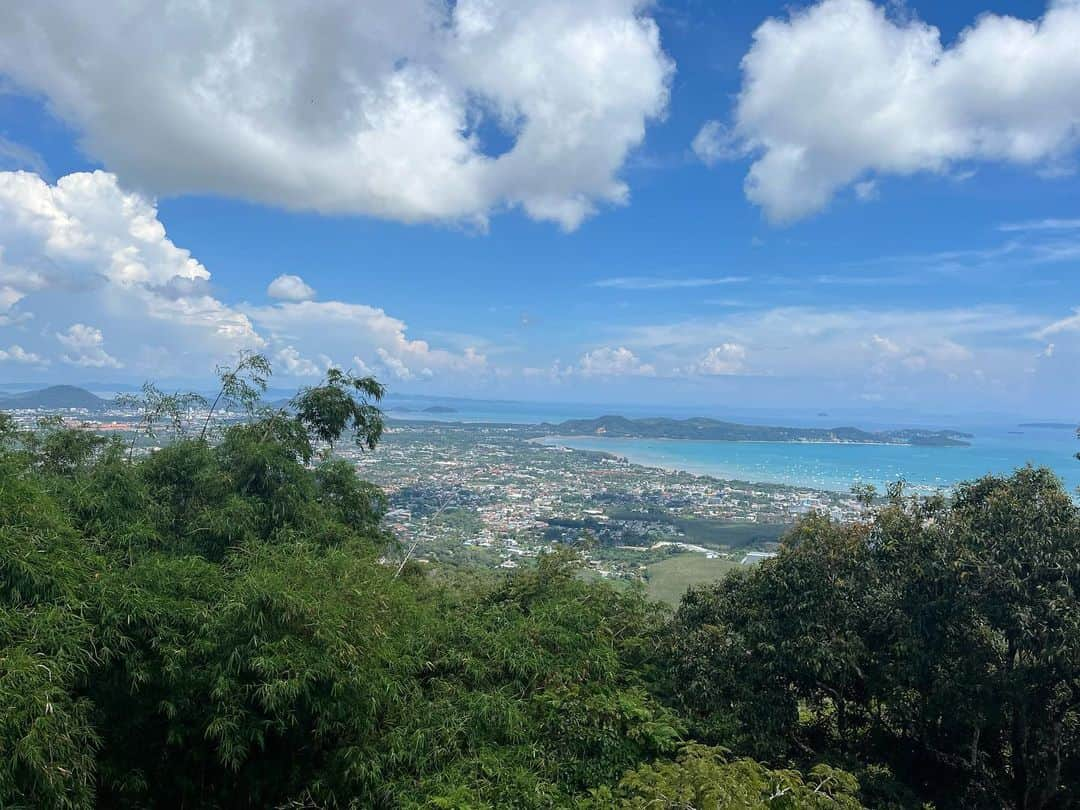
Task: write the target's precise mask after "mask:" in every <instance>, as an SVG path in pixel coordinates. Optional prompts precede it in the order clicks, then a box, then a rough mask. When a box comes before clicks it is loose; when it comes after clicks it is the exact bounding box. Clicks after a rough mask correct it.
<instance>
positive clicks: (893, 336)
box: [619, 306, 1080, 390]
mask: <svg viewBox="0 0 1080 810" xmlns="http://www.w3.org/2000/svg"><path fill="white" fill-rule="evenodd" d="M1077 324H1078V326H1077V328H1078V329H1080V317H1078V318H1077ZM1043 325H1044V324H1043V322H1042V321H1041V319H1039V318H1038V317H1036V316H1034V315H1029V314H1024V313H1021V312H1018V311H1016V310H1015V309H1012V308H1009V307H970V308H965V307H956V308H948V309H900V308H888V307H882V308H838V309H827V308H818V307H805V306H804V307H776V308H772V309H764V310H744V311H741V312H734V313H732V314H730V315H726V316H724V317H721V318H716V319H700V320H686V321H677V322H673V323H662V324H652V325H645V326H637V327H633V328H630V329H628V330H626V331H624V332H622V333H621V334H619V339H620V341H621V343H622V345H624V346H626V347H628V351H631V352H640V353H647V356H648V357H649V358H650V362H651V363H653V365H654V366H655V368H656V369H657V370H658V373H659V374H662V375H669V374H670V375H672V376H682V375H686V374H697V375H702V374H707V373H709V371H708V369H709V368H712V369H713V370H714V373H719V374H740V375H753V376H756V377H771V378H789V379H814V380H817V381H826V380H846V381H856V382H858V381H860V380H869V381H872V382H873V383H874V384H875V385H877V386H881V385H885V386H895V387H897V388H898V389H899V390H907V389H904V386H906V385H907V384H908V383H912V384H913V387H912V388H911V389H910V390H915V389H916V388H917V387H918V386H914V383H916V382H918V381H919V380H921V381H922V383H920V385H922V384H925V381H926V380H938V381H942V382H948V383H950V384H951V383H953V382H955V383H957V384H958V385H959V384H965V383H968V382H971V383H975V382H978V383H979V384H981V383H982V382H984V380H983V379H982V378H981V377H979V376H978V375H977V374H976V372H977V371H978V370H979V369H984V368H993V369H996V370H999V371H1000V374H999V375H998V378H1002V379H1003V378H1008V377H1009V375H1010V374H1014V373H1016V374H1019V373H1020V371H1021V370H1022V368H1023V367H1024V366H1025V365H1028V364H1029V362H1030V359H1031V355H1032V350H1033V348H1034V347H1035V346H1036V345H1041V344H1042V343H1045V339H1044V337H1040V336H1038V335H1036V334H1035V333H1036V331H1037V330H1038V329H1040V327H1042V326H1043ZM1067 328H1069V327H1068V326H1067V325H1064V324H1062V325H1061V326H1058V327H1056V329H1057V330H1064V329H1067ZM1036 341H1038V343H1036Z"/></svg>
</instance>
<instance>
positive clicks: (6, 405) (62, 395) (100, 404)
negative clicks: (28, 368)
mask: <svg viewBox="0 0 1080 810" xmlns="http://www.w3.org/2000/svg"><path fill="white" fill-rule="evenodd" d="M108 404H109V400H106V399H102V398H101V397H99V396H97V395H96V394H92V393H90V392H89V391H87V390H86V389H85V388H79V387H77V386H74V385H50V386H49V387H48V388H42V389H39V390H37V391H26V392H23V393H21V394H10V395H8V396H6V397H3V398H2V399H0V410H8V411H17V410H50V411H51V410H71V409H76V410H87V411H99V410H101V409H102V408H104V407H106V406H107V405H108Z"/></svg>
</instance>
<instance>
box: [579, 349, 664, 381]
mask: <svg viewBox="0 0 1080 810" xmlns="http://www.w3.org/2000/svg"><path fill="white" fill-rule="evenodd" d="M579 367H580V372H581V374H582V375H583V376H585V377H625V376H636V377H651V376H653V375H654V374H656V369H655V368H654V367H653V366H652V365H651V364H649V363H643V362H642V361H641V358H640V357H638V356H637V355H636V354H634V353H633V352H632V351H630V350H629V349H628V348H626V347H625V346H619V347H618V348H612V347H610V346H601V347H600V348H598V349H593V350H592V351H589V352H586V353H585V354H584V355H582V357H581V362H580V364H579Z"/></svg>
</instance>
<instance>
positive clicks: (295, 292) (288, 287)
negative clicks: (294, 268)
mask: <svg viewBox="0 0 1080 810" xmlns="http://www.w3.org/2000/svg"><path fill="white" fill-rule="evenodd" d="M266 294H267V295H269V296H270V297H271V298H279V299H281V300H283V301H307V300H308V299H310V298H314V297H315V290H313V289H312V288H311V287H309V286H308V285H307V284H306V283H304V280H303V279H302V278H300V276H294V275H290V274H289V273H282V274H281V275H280V276H278V277H277V278H275V279H274V280H273V281H271V282H270V284H269V286H268V287H267V288H266Z"/></svg>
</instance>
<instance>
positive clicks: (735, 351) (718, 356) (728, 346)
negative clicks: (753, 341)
mask: <svg viewBox="0 0 1080 810" xmlns="http://www.w3.org/2000/svg"><path fill="white" fill-rule="evenodd" d="M745 360H746V347H745V346H740V345H739V344H738V343H721V344H720V345H719V346H714V347H713V348H711V349H709V351H707V352H706V353H705V356H704V357H702V358H701V360H700V361H699V362H698V363H697V364H696V365H695V366H694V368H693V370H694V371H695V372H696V373H698V374H707V375H720V374H738V373H739V372H740V371H742V368H743V363H744V361H745Z"/></svg>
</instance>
